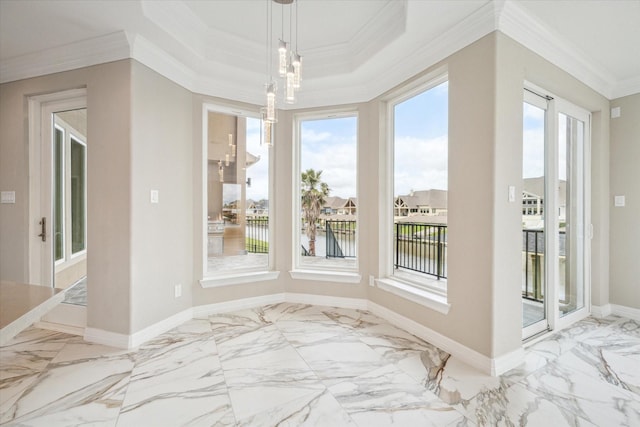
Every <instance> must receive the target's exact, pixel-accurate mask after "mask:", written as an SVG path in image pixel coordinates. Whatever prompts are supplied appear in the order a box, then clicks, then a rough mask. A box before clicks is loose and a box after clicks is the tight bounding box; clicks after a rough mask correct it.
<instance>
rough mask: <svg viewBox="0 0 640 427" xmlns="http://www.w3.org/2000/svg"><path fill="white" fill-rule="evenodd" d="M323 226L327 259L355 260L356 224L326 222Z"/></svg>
mask: <svg viewBox="0 0 640 427" xmlns="http://www.w3.org/2000/svg"><path fill="white" fill-rule="evenodd" d="M325 226H326V236H325V241H326V252H325V253H326V256H327V258H355V256H356V222H355V221H340V220H327V221H325Z"/></svg>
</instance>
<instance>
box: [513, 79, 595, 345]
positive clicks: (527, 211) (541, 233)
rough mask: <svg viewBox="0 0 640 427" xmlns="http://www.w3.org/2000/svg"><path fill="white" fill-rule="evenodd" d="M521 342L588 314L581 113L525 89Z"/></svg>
mask: <svg viewBox="0 0 640 427" xmlns="http://www.w3.org/2000/svg"><path fill="white" fill-rule="evenodd" d="M524 94H525V95H524V104H523V160H522V179H523V184H522V283H521V288H522V313H523V314H522V328H523V338H528V337H531V336H533V335H535V334H537V333H540V332H543V331H545V330H547V329H555V328H558V327H562V326H564V325H566V324H569V323H571V322H573V321H575V320H577V319H579V318H581V317H584V316H586V315H588V309H589V299H588V295H589V256H590V255H589V254H590V251H589V235H588V233H589V231H590V217H589V197H588V194H589V191H588V188H589V175H588V173H587V172H588V171H589V153H590V149H589V133H590V128H589V124H590V118H589V113H588V112H586V111H584V110H581V109H580V108H578V107H576V106H574V105H571V104H569V103H567V102H566V101H563V100H560V99H553V98H551V97H548V96H540V95H538V94H535V93H533V92H531V91H528V90H525V92H524Z"/></svg>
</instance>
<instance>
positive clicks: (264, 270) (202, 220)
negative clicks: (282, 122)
mask: <svg viewBox="0 0 640 427" xmlns="http://www.w3.org/2000/svg"><path fill="white" fill-rule="evenodd" d="M209 113H221V114H226V115H231V116H237V117H245V118H253V119H258V120H260V111H259V110H258V109H255V110H253V109H246V108H241V107H238V106H234V105H228V104H224V103H215V102H209V101H205V102H203V103H202V134H201V137H202V145H201V159H200V160H201V185H202V187H201V193H200V201H201V210H200V215H199V218H198V220H197V222H196V223H197V224H198V223H199V227H198V229H197V230H196V232H197V233H198V234H199V236H200V238H199V242H200V244H199V245H198V247H199V251H200V256H199V257H198V258H199V259H200V260H201V261H200V262H201V266H200V268H199V270H200V274H201V279H200V280H199V283H200V286H202V287H203V288H215V287H221V286H229V285H238V284H243V283H253V282H257V281H265V280H273V279H276V278H277V277H278V276H279V274H280V273H279V272H278V271H274V265H275V262H274V253H275V251H274V248H275V246H276V245H275V240H274V239H275V234H274V230H275V228H274V218H275V210H276V207H275V203H273V200H272V199H273V197H274V194H275V193H274V179H275V171H274V164H275V163H274V159H275V150H276V149H277V148H276V147H277V142H276V143H274V146H273V147H271V148H270V150H272V151H271V152H270V153H269V185H268V189H269V190H268V197H269V214H268V218H269V227H268V239H269V253H268V256H267V259H268V261H267V265H266V267H264V266H258V267H247V268H238V269H229V270H220V272H219V273H217V272H216V273H214V274H212V273H211V272H209V271H208V265H207V264H208V248H207V245H208V209H207V206H208V205H207V203H208V193H207V191H208V151H209V150H208V148H209V147H208V141H209V135H208V134H209V129H208V120H209V117H208V116H209ZM260 123H261V126H262V122H260ZM261 132H262V129H261Z"/></svg>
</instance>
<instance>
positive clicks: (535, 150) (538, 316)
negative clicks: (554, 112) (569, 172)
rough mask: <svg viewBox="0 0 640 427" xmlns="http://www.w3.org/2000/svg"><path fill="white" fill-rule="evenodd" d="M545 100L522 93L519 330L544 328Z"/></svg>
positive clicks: (546, 324)
mask: <svg viewBox="0 0 640 427" xmlns="http://www.w3.org/2000/svg"><path fill="white" fill-rule="evenodd" d="M547 107H548V100H547V99H546V98H544V97H541V96H539V95H536V94H534V93H532V92H528V91H525V95H524V103H523V122H522V125H523V126H522V128H523V135H522V153H523V155H522V286H521V287H522V327H523V333H524V335H525V336H531V335H534V334H536V333H538V332H541V331H544V330H546V329H547V328H548V322H547V303H546V295H547V292H546V284H547V277H546V273H547V269H546V268H545V247H546V246H545V220H544V218H545V217H544V214H545V202H546V201H547V199H548V198H547V197H546V185H545V183H546V182H547V180H546V175H545V153H546V151H545V147H546V140H547V138H546V129H547V117H546V115H547Z"/></svg>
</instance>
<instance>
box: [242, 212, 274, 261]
mask: <svg viewBox="0 0 640 427" xmlns="http://www.w3.org/2000/svg"><path fill="white" fill-rule="evenodd" d="M246 232H247V234H246V238H245V242H246V243H245V249H246V250H247V252H252V253H256V254H268V253H269V218H268V217H260V218H247V225H246Z"/></svg>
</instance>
